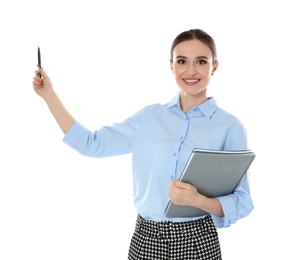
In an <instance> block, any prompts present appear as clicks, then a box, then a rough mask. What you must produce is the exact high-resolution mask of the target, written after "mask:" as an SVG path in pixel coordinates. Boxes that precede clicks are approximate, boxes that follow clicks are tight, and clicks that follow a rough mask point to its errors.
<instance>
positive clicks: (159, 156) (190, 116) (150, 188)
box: [63, 92, 253, 228]
mask: <svg viewBox="0 0 293 260" xmlns="http://www.w3.org/2000/svg"><path fill="white" fill-rule="evenodd" d="M179 100H180V94H179V92H178V93H177V94H176V96H175V97H174V98H173V100H172V101H171V102H170V103H167V104H153V105H149V106H146V107H144V108H142V109H141V110H140V111H138V112H136V113H135V114H133V115H132V116H131V117H129V118H127V119H126V120H125V121H123V122H120V123H115V124H113V125H111V126H104V127H101V129H99V130H96V131H94V132H91V131H89V130H88V129H86V128H85V127H83V126H82V125H81V124H80V123H78V122H75V123H74V124H73V125H72V127H71V128H70V129H69V131H68V132H67V134H66V135H65V136H64V139H63V141H64V142H65V143H67V144H68V145H69V146H71V147H72V148H74V149H75V150H77V151H78V152H80V153H81V154H83V155H85V156H90V157H97V158H99V157H100V158H101V157H106V156H114V155H121V154H127V153H132V175H133V191H134V205H135V208H136V210H137V213H138V214H140V215H141V216H142V217H143V218H144V219H147V220H153V221H164V220H171V221H174V222H182V221H189V220H194V219H197V218H198V217H195V218H167V217H166V216H165V215H164V209H165V207H166V205H167V203H168V199H169V198H168V190H169V186H170V181H171V180H172V179H178V178H179V177H180V174H181V172H182V170H183V168H184V166H185V164H186V162H187V160H188V158H189V156H190V153H191V151H192V149H193V148H204V149H216V150H243V149H247V135H246V129H245V127H244V126H243V124H242V123H241V122H240V121H239V120H238V119H237V118H236V117H235V116H233V115H231V114H229V113H228V112H226V111H224V110H223V109H221V108H219V107H218V106H217V103H216V101H215V99H214V98H213V97H211V98H209V99H208V100H207V101H206V102H205V103H203V104H201V105H200V106H197V107H194V108H192V109H191V110H190V111H189V112H188V113H187V114H185V113H184V112H183V111H182V109H181V107H180V101H179ZM248 174H249V173H247V174H245V175H244V177H243V178H242V180H241V182H240V183H239V185H238V186H237V188H236V190H235V192H234V193H233V194H230V195H226V196H222V197H218V199H219V200H220V202H221V205H222V208H223V211H224V214H225V216H224V217H218V216H215V215H212V218H213V220H214V222H215V225H216V226H217V227H218V228H222V227H227V226H230V225H231V224H233V223H235V222H236V221H237V220H238V219H241V218H243V217H245V216H247V215H248V214H249V213H250V212H251V211H252V209H253V202H252V200H251V197H250V189H249V181H248V177H249V176H248Z"/></svg>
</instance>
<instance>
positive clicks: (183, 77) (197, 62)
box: [171, 39, 218, 102]
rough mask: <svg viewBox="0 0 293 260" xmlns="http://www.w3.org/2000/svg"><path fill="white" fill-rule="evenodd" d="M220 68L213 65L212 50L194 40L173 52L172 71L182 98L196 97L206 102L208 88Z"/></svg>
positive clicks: (182, 44) (180, 45)
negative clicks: (212, 77)
mask: <svg viewBox="0 0 293 260" xmlns="http://www.w3.org/2000/svg"><path fill="white" fill-rule="evenodd" d="M217 67H218V63H217V62H216V63H215V64H213V56H212V51H211V50H210V48H209V47H208V46H207V45H206V44H204V43H203V42H201V41H199V40H197V39H194V40H189V41H183V42H180V43H178V44H177V45H176V46H175V48H174V50H173V62H171V69H172V71H173V74H174V77H175V80H176V82H177V84H178V86H179V88H180V92H181V98H183V99H184V98H189V97H196V98H197V100H198V101H200V100H202V102H204V101H205V100H206V98H207V86H208V85H209V83H210V80H211V76H212V75H213V73H214V72H215V70H216V69H217Z"/></svg>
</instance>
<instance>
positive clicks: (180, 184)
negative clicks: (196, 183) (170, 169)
mask: <svg viewBox="0 0 293 260" xmlns="http://www.w3.org/2000/svg"><path fill="white" fill-rule="evenodd" d="M172 184H173V185H174V186H175V187H176V188H180V189H187V188H188V184H187V183H184V182H182V181H179V180H173V181H172Z"/></svg>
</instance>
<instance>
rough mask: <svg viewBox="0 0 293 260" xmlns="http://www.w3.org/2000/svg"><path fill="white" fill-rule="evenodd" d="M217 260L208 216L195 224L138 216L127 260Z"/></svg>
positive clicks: (215, 237) (213, 229) (218, 251)
mask: <svg viewBox="0 0 293 260" xmlns="http://www.w3.org/2000/svg"><path fill="white" fill-rule="evenodd" d="M151 259H152V260H192V259H197V260H221V259H222V257H221V249H220V243H219V239H218V233H217V229H216V227H215V225H214V222H213V220H212V218H211V216H210V215H208V216H206V217H203V218H201V219H198V220H195V221H187V222H171V221H162V222H154V221H149V220H144V219H143V218H142V217H141V216H139V215H138V217H137V221H136V227H135V231H134V234H133V236H132V239H131V243H130V247H129V254H128V260H151Z"/></svg>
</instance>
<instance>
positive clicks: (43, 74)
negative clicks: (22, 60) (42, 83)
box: [40, 67, 49, 79]
mask: <svg viewBox="0 0 293 260" xmlns="http://www.w3.org/2000/svg"><path fill="white" fill-rule="evenodd" d="M40 73H41V75H42V76H43V78H44V79H46V78H49V77H48V75H47V73H46V71H45V70H44V69H43V67H42V68H40Z"/></svg>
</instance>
